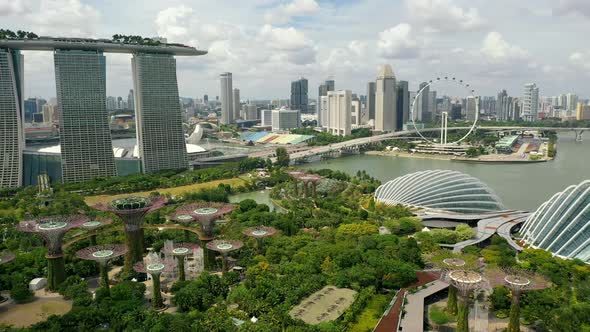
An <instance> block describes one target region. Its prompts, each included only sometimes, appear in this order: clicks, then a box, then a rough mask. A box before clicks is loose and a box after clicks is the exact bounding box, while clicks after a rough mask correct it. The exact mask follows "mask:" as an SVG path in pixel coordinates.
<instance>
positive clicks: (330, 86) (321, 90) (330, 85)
mask: <svg viewBox="0 0 590 332" xmlns="http://www.w3.org/2000/svg"><path fill="white" fill-rule="evenodd" d="M334 85H335V84H334V81H333V80H327V81H325V82H324V83H322V84H320V86H319V87H318V103H317V105H316V112H317V115H318V123H320V122H322V123H325V121H324V120H323V119H322V118H321V114H320V103H319V100H320V98H321V97H322V96H327V95H328V91H334Z"/></svg>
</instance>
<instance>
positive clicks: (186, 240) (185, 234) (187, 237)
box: [184, 229, 191, 242]
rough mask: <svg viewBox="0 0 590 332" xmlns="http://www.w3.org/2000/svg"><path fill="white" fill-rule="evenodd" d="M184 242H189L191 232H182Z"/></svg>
mask: <svg viewBox="0 0 590 332" xmlns="http://www.w3.org/2000/svg"><path fill="white" fill-rule="evenodd" d="M184 242H191V232H189V231H187V230H186V229H185V230H184Z"/></svg>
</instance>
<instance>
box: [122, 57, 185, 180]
mask: <svg viewBox="0 0 590 332" xmlns="http://www.w3.org/2000/svg"><path fill="white" fill-rule="evenodd" d="M131 63H132V67H133V88H134V91H135V98H134V99H135V104H136V108H135V109H136V126H137V145H138V146H139V155H140V157H141V163H142V168H143V172H144V173H153V172H158V171H160V170H167V169H185V168H187V167H188V159H187V153H186V143H185V141H184V133H183V130H182V114H181V109H180V103H179V101H178V99H179V98H178V83H177V78H176V59H174V56H172V55H168V54H145V53H142V54H135V55H133V58H132V60H131Z"/></svg>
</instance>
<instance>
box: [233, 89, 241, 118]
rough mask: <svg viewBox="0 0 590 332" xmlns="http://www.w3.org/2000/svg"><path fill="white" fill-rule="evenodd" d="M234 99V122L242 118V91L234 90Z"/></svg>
mask: <svg viewBox="0 0 590 332" xmlns="http://www.w3.org/2000/svg"><path fill="white" fill-rule="evenodd" d="M232 99H233V102H234V105H233V106H232V109H233V112H234V114H233V116H234V120H235V119H238V118H239V117H240V106H241V104H240V89H238V88H234V92H233V95H232Z"/></svg>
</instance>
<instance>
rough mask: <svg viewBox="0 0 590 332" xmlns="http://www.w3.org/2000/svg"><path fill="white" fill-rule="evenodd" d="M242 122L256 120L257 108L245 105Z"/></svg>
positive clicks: (252, 105)
mask: <svg viewBox="0 0 590 332" xmlns="http://www.w3.org/2000/svg"><path fill="white" fill-rule="evenodd" d="M244 120H258V108H257V107H256V105H254V104H247V105H246V110H245V112H244Z"/></svg>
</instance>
